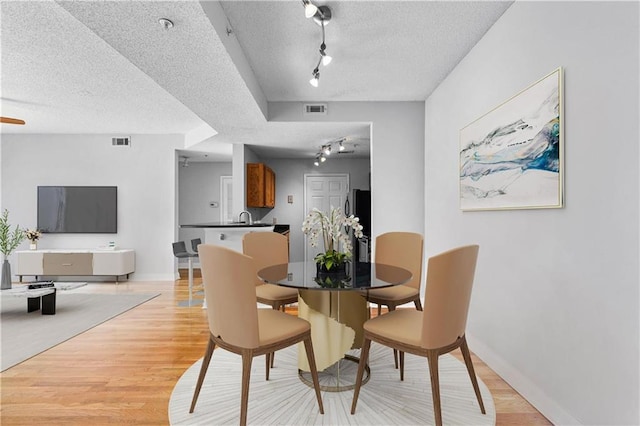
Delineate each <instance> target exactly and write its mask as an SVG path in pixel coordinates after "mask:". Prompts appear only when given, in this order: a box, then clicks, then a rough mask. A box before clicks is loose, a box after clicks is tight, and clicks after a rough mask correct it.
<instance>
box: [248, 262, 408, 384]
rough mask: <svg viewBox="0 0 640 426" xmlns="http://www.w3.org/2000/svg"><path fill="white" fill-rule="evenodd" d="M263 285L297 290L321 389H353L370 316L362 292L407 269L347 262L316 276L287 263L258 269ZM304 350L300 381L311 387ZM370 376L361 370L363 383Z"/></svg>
mask: <svg viewBox="0 0 640 426" xmlns="http://www.w3.org/2000/svg"><path fill="white" fill-rule="evenodd" d="M258 277H259V278H260V279H261V280H263V281H264V282H266V283H269V284H275V285H279V286H285V287H293V288H297V289H298V316H299V317H300V318H304V319H306V320H307V321H309V323H310V324H311V340H312V342H313V352H314V355H315V359H316V365H317V367H318V372H319V377H320V385H321V388H322V389H323V390H325V391H330V392H331V391H333V392H337V391H344V390H349V389H353V387H354V384H355V373H356V371H357V363H358V361H359V359H358V357H357V356H354V354H353V352H354V350H357V349H360V348H361V346H362V342H363V334H364V330H363V324H364V322H365V321H366V320H367V319H369V317H370V309H369V307H368V304H367V300H366V297H365V296H366V293H367V291H368V290H371V289H375V288H383V287H390V286H394V285H400V284H404V283H406V282H408V281H409V280H410V279H411V277H412V274H411V272H410V271H408V270H406V269H403V268H399V267H397V266H392V265H384V264H380V263H365V262H350V263H347V264H346V268H345V269H344V270H343V271H342V272H339V273H322V272H319V271H318V270H317V268H316V263H315V262H313V261H310V262H290V263H288V264H281V265H273V266H269V267H266V268H263V269H261V270H259V271H258ZM304 353H305V352H304V348H303V347H299V348H298V370H299V373H300V378H301V379H302V381H304V382H305V383H307V384H309V385H310V386H312V382H311V378H310V374H308V372H309V365H308V362H307V359H306V356H305V355H304ZM369 375H370V372H369V369H368V367H367V370H366V375H365V378H364V380H363V383H366V381H368V377H369Z"/></svg>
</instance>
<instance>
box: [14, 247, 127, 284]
mask: <svg viewBox="0 0 640 426" xmlns="http://www.w3.org/2000/svg"><path fill="white" fill-rule="evenodd" d="M16 254H17V256H18V264H17V269H16V272H14V273H15V275H17V276H18V277H19V278H20V282H22V276H23V275H33V276H35V277H36V279H37V277H43V276H52V275H54V276H74V275H76V276H102V275H107V276H109V275H113V276H115V277H116V282H118V278H119V277H121V276H125V275H126V277H127V278H129V274H132V273H133V272H134V271H135V253H134V251H133V250H131V249H122V250H98V249H95V250H91V249H78V250H73V249H69V250H21V251H16Z"/></svg>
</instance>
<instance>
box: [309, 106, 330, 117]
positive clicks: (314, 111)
mask: <svg viewBox="0 0 640 426" xmlns="http://www.w3.org/2000/svg"><path fill="white" fill-rule="evenodd" d="M304 115H327V104H305V105H304Z"/></svg>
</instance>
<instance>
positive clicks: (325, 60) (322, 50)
mask: <svg viewBox="0 0 640 426" xmlns="http://www.w3.org/2000/svg"><path fill="white" fill-rule="evenodd" d="M326 49H327V45H326V44H324V43H322V44H321V45H320V56H321V57H322V65H324V66H325V67H326V66H327V65H329V64H330V63H331V60H332V59H333V58H332V57H331V56H329V55H327V52H325V50H326Z"/></svg>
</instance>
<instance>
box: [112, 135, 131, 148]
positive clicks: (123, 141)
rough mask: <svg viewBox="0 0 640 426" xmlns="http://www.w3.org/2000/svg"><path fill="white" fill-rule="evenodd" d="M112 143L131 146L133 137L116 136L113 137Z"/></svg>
mask: <svg viewBox="0 0 640 426" xmlns="http://www.w3.org/2000/svg"><path fill="white" fill-rule="evenodd" d="M111 145H113V146H131V138H130V137H129V136H117V137H115V138H111Z"/></svg>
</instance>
